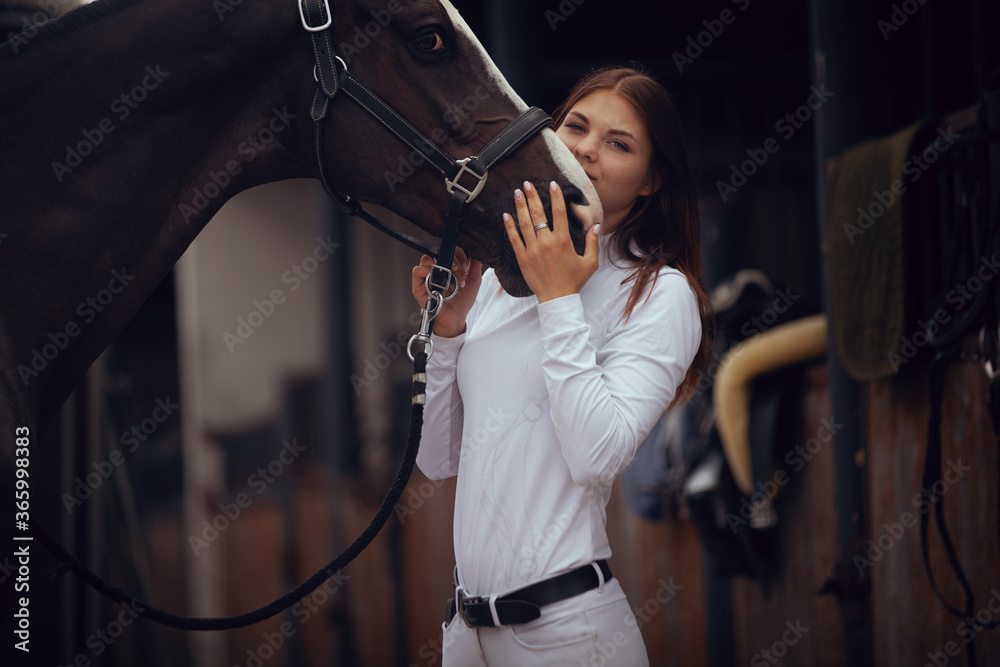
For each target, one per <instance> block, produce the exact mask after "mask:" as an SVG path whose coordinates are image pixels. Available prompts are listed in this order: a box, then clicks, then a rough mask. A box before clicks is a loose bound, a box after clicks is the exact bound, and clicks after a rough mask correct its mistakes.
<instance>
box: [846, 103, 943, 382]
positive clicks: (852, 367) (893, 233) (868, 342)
mask: <svg viewBox="0 0 1000 667" xmlns="http://www.w3.org/2000/svg"><path fill="white" fill-rule="evenodd" d="M928 127H931V128H933V125H932V124H931V121H928V120H923V121H921V122H918V123H915V124H913V125H911V126H910V127H907V128H906V129H904V130H902V131H900V132H897V133H896V134H893V135H891V136H888V137H883V138H879V139H874V140H871V141H867V142H865V143H863V144H859V145H857V146H854V147H852V148H850V149H848V150H847V151H846V152H844V153H843V155H842V156H841V157H840V158H839V160H837V162H836V165H835V166H834V168H833V170H832V173H831V174H830V179H829V204H828V205H829V209H828V211H829V215H828V218H827V234H826V245H827V251H828V270H829V274H830V301H831V306H832V310H833V312H832V316H833V321H834V326H833V329H834V331H835V341H836V345H837V350H838V352H839V354H840V357H841V359H842V361H843V364H844V368H845V369H846V370H847V372H848V373H849V374H850V375H851V377H853V378H854V379H856V380H862V381H868V380H876V379H879V378H883V377H887V376H889V375H892V374H893V373H894V372H895V370H896V369H894V368H893V365H892V363H891V358H892V356H893V355H894V354H898V353H899V350H900V347H901V345H902V340H903V339H904V338H905V336H907V335H908V334H911V333H912V330H913V329H914V327H915V326H916V321H917V320H916V316H917V315H918V313H915V312H912V311H913V310H914V306H913V298H912V297H913V295H911V294H909V293H908V286H907V271H908V266H907V247H908V245H909V244H908V242H907V239H906V238H905V236H904V235H905V234H906V233H907V232H906V230H905V229H904V226H905V225H904V221H905V220H906V219H907V217H908V216H906V215H904V207H905V206H907V203H908V202H907V191H908V190H909V189H912V188H913V179H914V175H915V174H917V178H919V174H920V173H922V172H919V170H918V167H916V166H915V164H916V163H915V161H914V160H913V158H914V153H915V152H918V151H919V150H920V149H921V148H922V145H921V144H920V141H921V140H924V139H925V138H926V128H928ZM931 132H932V134H933V129H932V130H931ZM911 205H912V204H911ZM911 231H912V230H911ZM911 291H912V290H911ZM897 368H898V366H897Z"/></svg>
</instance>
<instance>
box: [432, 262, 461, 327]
mask: <svg viewBox="0 0 1000 667" xmlns="http://www.w3.org/2000/svg"><path fill="white" fill-rule="evenodd" d="M433 269H437V270H438V271H443V272H444V273H446V274H448V278H447V280H445V281H444V285H438V284H437V283H436V282H434V281H433V280H431V276H433V275H434V270H433ZM433 269H432V270H431V271H430V273H428V274H427V275H426V276H424V288H426V290H427V293H428V294H430V293H431V292H438V293H439V294H443V295H444V300H445V301H451V300H452V299H454V298H455V295H456V294H458V278H456V277H455V274H454V273H452V271H451V269H446V268H444V267H443V266H441V265H440V264H435V265H434V267H433ZM452 285H454V287H453V288H452V290H451V291H450V292H449V291H448V288H450V287H452ZM436 315H437V312H435V313H434V314H433V315H431V319H433V318H434V317H435V316H436Z"/></svg>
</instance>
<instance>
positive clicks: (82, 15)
mask: <svg viewBox="0 0 1000 667" xmlns="http://www.w3.org/2000/svg"><path fill="white" fill-rule="evenodd" d="M139 1H140V0H98V2H91V3H88V4H86V5H82V6H81V7H77V8H76V9H74V10H73V11H71V12H69V13H67V14H64V15H63V16H60V17H58V18H55V19H51V20H49V21H45V22H42V23H39V24H38V25H37V26H35V30H37V31H38V32H37V33H36V34H35V36H34V37H28V36H27V35H25V34H24V28H23V27H22V28H21V30H18V31H17V32H11V33H10V34H9V35H4V37H8V38H9V39H7V40H5V41H4V42H2V43H0V60H13V59H14V58H17V57H18V56H19V55H21V54H22V53H24V52H25V51H27V50H28V49H31V48H34V47H36V46H38V45H40V44H44V43H45V42H47V41H49V40H51V39H54V38H56V37H61V36H62V35H65V34H67V33H70V32H73V31H74V30H76V29H78V28H81V27H83V26H86V25H90V24H91V23H94V22H95V21H99V20H100V19H102V18H104V17H105V16H109V15H111V14H114V13H115V12H118V11H121V10H122V9H124V8H125V7H129V6H131V5H134V4H136V3H137V2H139ZM39 11H42V10H39ZM37 13H38V12H32V13H29V14H28V21H29V22H30V21H31V20H32V19H33V18H34V16H35V14H37ZM22 26H23V24H22ZM17 40H26V41H27V44H24V43H23V41H22V42H20V43H19V42H17Z"/></svg>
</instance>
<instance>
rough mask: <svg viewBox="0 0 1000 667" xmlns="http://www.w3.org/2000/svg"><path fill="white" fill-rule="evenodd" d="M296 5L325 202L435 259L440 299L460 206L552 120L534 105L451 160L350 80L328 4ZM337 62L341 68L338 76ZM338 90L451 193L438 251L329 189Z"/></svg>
mask: <svg viewBox="0 0 1000 667" xmlns="http://www.w3.org/2000/svg"><path fill="white" fill-rule="evenodd" d="M298 5H299V15H300V16H301V17H302V27H304V28H305V29H306V31H308V33H309V37H310V38H311V39H312V45H313V52H314V53H315V55H316V66H315V67H314V68H313V77H314V78H315V79H316V83H317V87H316V94H315V96H314V97H313V104H312V110H311V114H310V115H311V117H312V120H313V126H314V128H315V131H314V136H315V142H314V143H315V150H316V161H317V163H318V165H319V176H320V181H321V182H322V183H323V188H324V189H325V190H326V193H327V194H328V195H329V196H330V198H331V199H333V201H334V202H336V203H337V205H338V206H340V208H342V209H343V210H344V211H345V212H347V213H348V214H350V215H353V216H357V217H360V218H362V219H363V220H365V221H366V222H368V223H369V224H371V225H373V226H374V227H376V228H377V229H379V230H381V231H383V232H385V233H386V234H389V235H390V236H392V237H393V238H395V239H397V240H399V241H401V242H403V243H405V244H406V245H408V246H410V247H411V248H414V249H416V250H420V251H422V252H424V253H426V254H428V255H430V256H432V257H435V258H436V264H435V266H434V268H433V269H432V271H431V273H430V274H429V275H428V277H427V293H428V294H429V295H430V294H432V292H433V291H434V290H435V289H436V290H437V291H438V295H439V297H440V295H441V294H444V293H445V292H446V291H447V290H448V288H449V287H450V286H451V282H452V280H454V276H453V275H452V273H451V264H452V261H453V259H454V254H455V245H456V243H457V241H458V229H459V227H460V226H461V224H462V218H463V217H464V216H465V207H466V206H467V205H468V204H469V202H471V201H472V200H473V199H475V198H476V197H477V196H478V195H479V193H480V191H482V189H483V185H485V184H486V178H487V177H488V176H489V170H490V168H491V167H492V166H493V165H495V164H496V163H497V162H499V161H500V160H501V159H503V158H504V157H507V156H508V155H510V154H511V153H513V152H514V151H515V150H517V149H518V148H519V147H520V146H521V145H522V144H523V143H524V142H525V141H527V140H528V139H530V138H531V137H532V136H534V135H535V134H536V133H537V132H539V131H540V130H542V129H543V128H545V127H546V126H548V124H549V123H551V122H552V119H551V118H550V117H549V115H548V114H547V113H545V112H544V111H542V110H541V109H539V108H538V107H531V108H530V109H528V110H527V111H525V112H524V113H522V114H521V115H520V116H518V117H517V118H515V119H514V120H513V121H512V122H511V123H510V124H509V125H508V126H507V127H505V128H504V129H503V130H501V131H500V132H499V133H498V134H497V135H496V136H495V137H493V139H492V140H490V142H489V143H487V144H486V145H485V146H484V147H483V149H482V150H481V151H479V154H478V155H473V156H471V157H467V158H462V159H460V160H455V159H453V158H452V157H451V156H450V155H448V154H447V153H445V152H444V151H442V150H441V149H440V148H438V146H437V145H436V144H435V143H434V142H433V141H431V140H430V139H428V138H427V137H426V136H425V135H424V134H423V133H421V132H420V131H419V130H418V129H417V128H415V127H413V125H411V124H410V123H409V122H408V121H407V120H406V118H404V117H403V116H402V114H400V113H399V112H397V111H396V110H395V109H393V108H392V107H391V106H389V105H388V104H386V103H385V102H384V101H383V100H382V99H381V98H379V97H378V96H377V95H375V93H373V92H372V91H370V90H369V89H368V88H366V87H365V86H364V85H363V84H362V83H361V82H360V81H358V80H357V79H355V78H354V77H353V76H352V75H351V73H350V72H349V71H348V70H347V64H346V63H345V62H344V61H343V60H342V59H341V58H340V57H338V56H337V55H336V53H335V52H334V49H333V41H332V38H331V35H330V27H331V26H332V25H333V16H332V15H331V13H330V4H329V0H298ZM338 63H339V64H340V68H339V70H340V71H339V72H338V66H337V64H338ZM340 91H343V92H344V94H346V95H347V96H348V97H350V98H351V99H353V100H354V101H355V102H357V103H358V104H359V105H360V106H361V108H362V109H364V110H365V111H367V112H368V113H369V114H371V115H372V116H373V117H375V119H376V120H378V121H379V122H380V123H382V124H383V125H384V126H385V127H386V128H387V129H388V130H389V131H390V132H392V133H393V134H394V135H396V137H397V138H399V140H400V141H402V142H403V143H405V144H406V145H407V146H409V147H410V148H412V149H414V150H415V151H417V152H419V153H420V154H421V155H423V156H424V158H425V159H426V161H427V162H428V164H430V165H431V166H433V167H434V168H435V169H437V170H438V171H439V172H441V174H442V175H443V176H444V182H445V188H446V189H447V191H448V193H449V194H450V195H451V203H450V205H449V206H448V215H447V217H446V220H445V226H444V232H443V233H442V235H441V247H440V248H439V249H435V248H432V247H431V246H429V245H427V244H426V243H424V242H423V241H420V240H418V239H415V238H413V237H412V236H409V235H407V234H404V233H403V232H401V231H399V230H397V229H395V228H393V227H392V226H390V225H389V224H387V223H385V222H383V221H381V220H379V219H378V218H376V217H375V216H373V215H371V214H369V213H368V212H366V211H365V210H364V208H362V206H361V204H360V203H358V201H357V200H355V199H353V198H352V197H351V196H349V195H344V194H341V193H339V192H337V191H336V190H334V189H333V188H332V187H331V185H330V181H329V179H328V177H327V174H326V166H325V164H324V160H323V119H324V118H325V117H326V112H327V109H328V108H329V106H330V100H332V99H333V98H334V97H335V96H336V95H337V93H338V92H340ZM466 174H470V175H471V176H472V177H473V178H475V179H476V182H475V183H470V185H469V186H468V187H466V186H463V185H462V184H461V183H460V182H459V181H461V180H462V178H463V177H465V176H466ZM466 180H468V179H466ZM455 292H457V289H455V290H452V292H451V293H450V294H448V295H447V296H445V297H442V298H444V299H447V298H451V296H454V294H455ZM428 303H430V302H428ZM438 307H440V302H438V303H437V306H436V307H433V308H431V314H430V322H428V327H427V332H426V334H427V336H428V337H427V338H423V337H421V335H420V334H418V337H419V338H421V340H425V342H429V340H430V339H429V334H430V325H431V323H432V322H433V319H434V315H436V314H437V313H436V311H437V308H438ZM421 330H422V333H423V327H421ZM411 342H412V341H411ZM411 356H412V355H411Z"/></svg>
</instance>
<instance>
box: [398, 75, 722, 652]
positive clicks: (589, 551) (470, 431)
mask: <svg viewBox="0 0 1000 667" xmlns="http://www.w3.org/2000/svg"><path fill="white" fill-rule="evenodd" d="M554 120H555V125H556V128H557V135H558V136H559V138H560V139H561V140H562V141H563V142H564V143H565V144H566V146H567V147H568V148H569V149H570V150H571V151H572V152H573V154H574V155H575V156H576V158H577V160H579V162H580V164H581V165H582V166H583V169H584V171H586V172H587V174H588V175H589V176H590V178H591V179H592V180H593V182H594V187H595V188H596V190H597V193H598V195H599V196H600V199H601V204H602V206H603V209H604V223H603V224H602V225H595V226H594V228H593V229H592V230H590V231H588V234H587V243H586V251H585V253H584V255H583V256H582V257H581V256H580V255H578V254H577V253H576V251H575V250H574V248H573V245H572V242H571V240H570V236H569V232H568V223H567V220H566V213H565V203H564V201H563V197H562V193H561V192H560V191H559V189H558V187H557V186H556V185H555V184H551V185H550V184H544V185H540V186H541V187H549V188H550V192H551V196H552V217H553V221H552V222H553V226H552V229H549V228H548V226H547V225H546V224H545V223H547V222H548V221H547V220H546V216H545V212H544V210H543V208H542V204H541V200H540V198H539V196H538V192H537V191H536V189H535V187H537V186H536V185H535V184H531V183H527V182H526V183H525V184H524V189H523V190H517V191H515V193H514V196H515V202H516V211H514V212H512V214H511V215H505V216H504V220H505V225H506V227H507V235H508V237H509V240H510V243H511V245H512V246H513V248H514V252H515V255H516V257H517V260H518V264H519V265H520V268H521V271H522V273H523V275H524V278H525V280H526V282H527V283H528V286H529V287H531V288H532V290H533V291H534V295H535V296H532V297H527V298H514V297H511V296H510V295H509V294H507V293H505V292H504V291H503V289H502V288H501V287H500V284H499V282H498V281H497V279H496V277H495V275H494V273H493V271H492V270H488V271H486V272H485V274H482V275H480V274H481V272H482V265H481V264H480V263H479V262H477V261H475V260H472V261H469V259H468V258H467V256H466V255H465V254H464V253H463V252H461V251H459V252H458V253H457V254H456V256H457V258H456V274H457V277H458V279H459V282H460V285H461V288H460V290H459V293H458V295H457V296H456V297H455V298H454V299H452V300H451V301H448V302H446V304H445V305H444V306H443V308H442V310H441V312H440V314H439V315H438V316H437V319H436V320H435V323H434V354H433V355H432V357H431V359H430V361H429V363H428V365H427V407H426V410H425V413H424V429H423V439H422V444H421V447H420V454H419V456H418V457H417V464H418V466H419V467H420V469H421V470H422V471H423V472H424V473H425V474H426V475H427V476H428V477H430V478H432V479H441V478H445V477H450V476H452V475H458V485H457V496H456V500H455V525H454V539H455V559H456V563H457V566H456V568H455V574H456V579H457V580H456V600H457V601H458V607H459V609H458V613H455V606H454V602H453V603H452V606H451V609H450V610H449V617H450V618H449V619H448V620H447V622H446V624H445V626H444V638H443V645H444V664H445V665H446V666H447V665H574V666H575V665H602V664H613V665H647V664H648V659H647V656H646V649H645V646H644V644H643V641H642V636H641V634H640V632H639V627H638V625H637V623H636V620H635V617H634V615H633V613H632V611H631V608H630V607H629V604H628V601H627V600H626V598H625V594H624V592H623V591H622V588H621V586H620V585H619V583H618V580H617V579H615V578H613V576H612V574H611V572H610V570H609V568H608V567H607V562H606V561H607V559H608V558H609V557H610V556H611V548H610V546H609V544H608V537H607V533H606V530H605V521H606V511H605V509H606V506H607V503H608V499H609V497H610V494H611V488H612V482H613V481H614V479H615V477H617V476H618V474H619V473H621V472H622V471H623V470H624V469H625V467H626V466H627V465H628V464H629V462H631V461H632V458H633V457H634V455H635V452H636V449H637V448H638V447H639V445H640V444H641V443H642V441H643V440H644V439H645V438H646V436H647V435H648V434H649V432H650V430H651V429H652V428H653V426H654V425H655V424H656V422H657V420H658V419H659V418H660V416H661V415H662V414H663V412H664V411H666V410H667V409H668V408H670V407H672V406H673V405H675V404H678V403H682V402H684V401H686V400H687V399H688V398H689V397H690V395H691V394H692V392H693V390H694V388H695V385H696V383H697V381H698V377H699V374H700V371H701V369H702V367H703V365H704V363H705V359H706V357H707V353H708V333H709V329H710V317H711V315H710V306H709V300H708V297H707V295H706V293H705V290H704V287H703V284H702V280H701V258H700V255H699V248H700V233H701V225H700V220H699V216H698V202H697V198H696V192H695V188H694V185H693V183H692V179H691V176H690V173H689V167H688V159H687V155H686V152H685V149H684V146H683V142H682V134H681V126H680V119H679V117H678V115H677V111H676V109H675V108H674V105H673V103H672V102H671V100H670V98H669V97H668V95H667V93H666V91H665V90H664V89H663V87H662V86H661V85H660V84H659V83H657V82H656V81H655V80H653V79H652V78H651V77H649V76H647V75H646V74H644V73H642V72H639V71H636V70H634V69H629V68H616V69H604V70H599V71H596V72H592V73H591V74H589V75H588V76H586V77H585V78H584V79H583V80H582V81H580V82H579V83H578V84H577V85H576V87H575V88H574V89H573V91H572V92H571V93H570V96H569V98H568V99H567V100H566V102H565V103H564V104H563V105H562V107H560V109H559V110H558V111H557V112H556V114H555V118H554ZM518 230H520V234H519V233H518ZM522 237H523V240H522ZM432 263H433V262H432V261H431V259H430V257H427V256H426V255H425V256H424V257H423V258H421V262H420V265H419V266H417V267H414V269H413V295H414V297H415V298H416V299H417V301H418V302H420V303H421V304H423V303H424V302H425V301H426V299H427V293H426V290H425V289H424V276H426V275H427V273H428V272H429V270H430V267H431V265H432Z"/></svg>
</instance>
